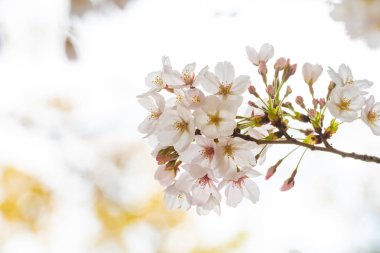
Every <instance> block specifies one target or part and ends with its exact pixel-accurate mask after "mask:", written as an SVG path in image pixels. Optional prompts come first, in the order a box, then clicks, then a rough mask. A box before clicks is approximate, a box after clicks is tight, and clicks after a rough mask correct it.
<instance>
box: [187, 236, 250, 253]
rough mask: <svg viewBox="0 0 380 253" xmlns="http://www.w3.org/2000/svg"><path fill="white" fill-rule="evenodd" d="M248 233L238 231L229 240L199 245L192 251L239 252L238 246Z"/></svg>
mask: <svg viewBox="0 0 380 253" xmlns="http://www.w3.org/2000/svg"><path fill="white" fill-rule="evenodd" d="M247 239H248V234H247V233H246V232H240V233H238V234H237V235H236V236H235V237H234V238H232V239H231V240H230V241H227V242H225V243H223V244H220V245H218V246H213V247H204V246H199V247H197V248H195V249H194V250H193V251H192V253H215V252H218V253H229V252H240V251H239V248H241V246H242V245H243V244H244V243H245V242H246V241H247Z"/></svg>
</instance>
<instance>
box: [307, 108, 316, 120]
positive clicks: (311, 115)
mask: <svg viewBox="0 0 380 253" xmlns="http://www.w3.org/2000/svg"><path fill="white" fill-rule="evenodd" d="M307 112H308V114H309V116H310V117H313V118H315V115H316V114H317V111H316V110H315V109H309V110H307Z"/></svg>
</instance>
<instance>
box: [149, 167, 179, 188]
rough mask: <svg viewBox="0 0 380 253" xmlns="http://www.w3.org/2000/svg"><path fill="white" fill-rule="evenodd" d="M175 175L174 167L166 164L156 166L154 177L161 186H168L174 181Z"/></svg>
mask: <svg viewBox="0 0 380 253" xmlns="http://www.w3.org/2000/svg"><path fill="white" fill-rule="evenodd" d="M176 175H177V169H176V168H175V167H169V168H168V167H167V166H166V165H160V166H158V168H157V170H156V173H155V174H154V179H156V180H157V181H158V182H159V183H160V184H161V185H162V186H169V185H171V184H172V183H173V182H174V179H175V177H176Z"/></svg>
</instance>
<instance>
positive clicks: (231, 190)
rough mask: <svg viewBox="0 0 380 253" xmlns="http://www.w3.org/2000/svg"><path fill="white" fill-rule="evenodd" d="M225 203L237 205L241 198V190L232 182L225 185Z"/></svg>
mask: <svg viewBox="0 0 380 253" xmlns="http://www.w3.org/2000/svg"><path fill="white" fill-rule="evenodd" d="M225 193H226V198H227V201H226V204H227V205H229V206H232V207H237V205H238V204H239V203H240V202H241V201H242V200H243V191H242V189H241V188H240V187H238V186H237V185H234V184H233V183H230V184H228V186H227V187H226V191H225Z"/></svg>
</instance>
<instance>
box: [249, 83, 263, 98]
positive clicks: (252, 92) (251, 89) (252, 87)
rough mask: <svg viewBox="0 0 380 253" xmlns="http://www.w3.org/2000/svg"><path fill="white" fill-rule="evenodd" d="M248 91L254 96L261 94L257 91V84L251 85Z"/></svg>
mask: <svg viewBox="0 0 380 253" xmlns="http://www.w3.org/2000/svg"><path fill="white" fill-rule="evenodd" d="M248 92H249V93H250V94H252V95H254V96H255V97H257V98H259V97H260V96H259V94H258V93H257V91H256V88H255V86H253V85H250V86H249V87H248Z"/></svg>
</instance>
